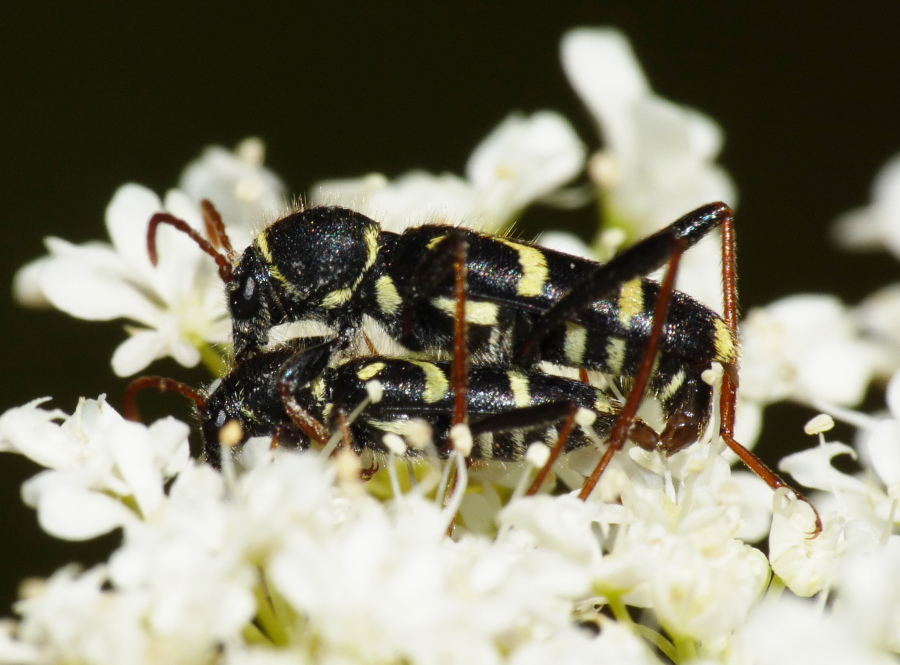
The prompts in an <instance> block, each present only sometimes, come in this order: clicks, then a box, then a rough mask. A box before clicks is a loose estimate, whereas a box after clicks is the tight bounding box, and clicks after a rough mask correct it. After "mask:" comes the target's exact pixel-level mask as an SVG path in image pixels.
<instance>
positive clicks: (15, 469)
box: [0, 0, 900, 616]
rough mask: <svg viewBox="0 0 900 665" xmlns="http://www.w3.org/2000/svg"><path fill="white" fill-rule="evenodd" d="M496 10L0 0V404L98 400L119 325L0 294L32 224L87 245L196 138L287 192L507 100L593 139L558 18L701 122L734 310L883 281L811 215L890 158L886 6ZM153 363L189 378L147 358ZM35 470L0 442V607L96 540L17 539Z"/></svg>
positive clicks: (894, 102) (390, 154) (878, 269)
mask: <svg viewBox="0 0 900 665" xmlns="http://www.w3.org/2000/svg"><path fill="white" fill-rule="evenodd" d="M484 4H485V5H487V3H484ZM503 4H504V5H506V6H501V3H495V6H491V7H489V6H480V3H467V4H466V5H465V6H464V5H462V4H461V3H460V5H458V6H454V5H453V3H416V2H381V3H377V8H376V5H375V4H374V3H373V4H372V5H367V6H366V7H365V8H361V7H363V4H362V3H353V6H352V7H351V6H350V3H347V4H346V5H336V4H335V3H327V5H326V3H310V2H304V3H288V2H273V3H253V4H251V3H239V2H228V1H226V2H220V3H216V4H206V5H205V6H201V5H200V3H184V2H179V3H175V2H157V3H153V4H148V5H146V6H138V5H129V6H128V8H127V13H126V10H125V5H121V4H114V3H101V2H97V3H89V4H88V3H79V4H75V3H72V4H70V5H68V6H63V4H62V3H59V4H57V5H54V6H49V5H47V6H41V7H38V6H37V5H32V4H30V3H28V4H27V5H26V3H21V4H20V6H19V8H18V9H17V8H15V7H7V8H6V9H5V10H4V19H3V21H2V22H0V51H2V62H3V66H2V67H0V95H2V98H3V99H4V100H5V101H4V102H2V103H0V116H2V118H0V119H2V121H3V122H2V126H3V127H5V128H6V129H5V130H4V132H3V134H4V138H3V146H2V150H0V155H2V156H0V160H2V163H3V167H4V168H3V173H5V175H4V176H3V177H2V179H0V188H2V199H0V200H2V203H3V207H2V213H0V214H2V220H0V229H2V241H0V252H2V260H0V284H5V285H7V286H6V287H4V288H3V289H0V311H2V314H0V317H2V318H0V320H2V323H3V325H2V329H0V334H2V336H3V339H2V344H0V360H2V368H3V373H4V376H5V377H6V379H5V380H4V381H2V383H0V412H2V411H3V410H5V409H7V408H9V407H12V406H15V405H19V404H22V403H24V402H26V401H28V400H31V399H33V398H35V397H39V396H44V395H52V396H53V397H54V404H55V405H56V406H59V407H60V408H63V409H65V410H66V411H69V412H71V410H72V409H73V408H74V407H75V404H76V401H77V399H78V397H79V396H81V395H85V396H92V397H96V396H97V395H98V394H100V393H107V394H108V395H109V396H110V400H111V402H112V403H113V404H114V405H117V406H118V405H120V404H121V395H122V391H123V389H124V386H125V384H126V382H125V381H124V380H121V379H117V378H115V377H114V376H113V374H112V371H111V369H110V368H109V360H110V357H111V354H112V351H113V349H114V348H115V346H116V345H117V344H118V343H119V342H120V341H121V340H122V339H123V332H122V330H121V325H120V324H119V323H89V322H85V321H78V320H74V319H70V318H68V317H67V316H66V315H64V314H62V313H60V312H57V311H46V312H45V311H33V310H25V309H22V308H21V307H19V306H18V305H16V304H15V303H14V302H13V301H12V298H11V296H10V290H9V285H10V284H11V280H12V276H13V274H14V272H15V270H16V269H17V268H18V267H19V266H21V265H22V264H23V263H25V262H26V261H28V260H31V259H33V258H36V257H38V256H39V255H41V254H43V253H44V249H43V245H42V238H43V237H44V236H47V235H57V236H61V237H63V238H66V239H68V240H70V241H74V242H84V241H87V240H91V239H97V240H99V239H104V240H105V239H106V233H105V228H104V226H103V214H104V209H105V207H106V205H107V203H108V201H109V199H110V197H111V196H112V194H113V192H114V191H115V189H116V188H117V187H118V186H119V185H120V184H122V183H124V182H127V181H133V182H138V183H141V184H144V185H146V186H148V187H150V188H152V189H154V190H156V191H157V192H159V193H163V192H164V191H165V190H166V189H167V188H169V187H171V186H173V185H174V184H175V183H176V182H177V179H178V176H179V175H180V172H181V169H182V168H183V167H184V166H185V165H186V164H187V163H188V161H190V160H192V159H194V158H195V157H196V156H197V155H199V153H200V151H201V149H202V148H203V147H205V146H207V145H210V144H221V145H226V146H229V147H233V146H234V145H235V144H236V143H237V142H238V141H240V140H241V139H243V138H245V137H247V136H260V137H261V138H263V139H264V140H265V142H266V144H267V146H268V156H267V163H268V165H269V166H270V167H271V168H272V169H273V170H274V171H275V172H276V173H278V174H279V175H281V176H282V177H283V178H284V180H285V181H286V183H287V184H288V187H289V189H290V190H291V191H292V192H293V193H295V194H303V193H305V192H306V191H307V190H308V188H309V186H310V185H311V184H312V183H313V182H315V181H317V180H320V179H323V178H332V177H350V176H357V175H362V174H364V173H367V172H370V171H376V170H377V171H381V172H383V173H385V174H386V175H388V176H389V177H392V176H396V175H399V174H400V173H402V172H404V171H406V170H408V169H410V168H414V167H418V168H424V169H427V170H429V171H433V172H441V171H445V170H449V171H453V172H456V173H461V172H462V171H463V169H464V166H465V162H466V160H467V158H468V156H469V153H470V151H471V149H472V148H473V147H474V146H475V145H476V143H477V142H479V141H480V140H481V139H482V138H483V137H484V136H485V135H486V134H487V133H488V132H489V131H490V130H491V129H493V128H494V126H495V125H496V124H497V123H498V122H500V120H502V119H503V118H504V117H505V116H506V115H507V114H508V113H509V112H510V111H513V110H521V111H524V112H533V111H536V110H539V109H545V108H550V109H554V110H557V111H560V112H561V113H563V114H564V115H565V116H566V117H567V118H568V119H569V120H570V121H571V122H572V123H573V124H574V125H575V127H576V129H577V130H578V131H579V133H580V135H581V137H582V139H583V140H584V141H585V143H587V144H588V145H589V146H591V147H592V148H595V147H597V146H598V145H599V139H598V137H597V136H596V133H595V129H594V125H593V123H592V121H591V120H590V118H589V117H588V115H587V113H586V112H585V110H584V109H583V108H582V107H581V105H580V103H579V101H578V99H577V98H576V97H575V95H574V93H573V92H572V91H571V89H570V88H569V87H568V84H567V82H566V80H565V78H564V76H563V73H562V70H561V67H560V65H559V60H558V45H559V40H560V37H561V36H562V34H563V33H564V32H565V31H566V30H567V29H569V28H572V27H576V26H581V25H591V26H599V25H608V26H616V27H618V28H620V29H622V30H623V31H624V32H625V33H626V34H627V35H628V36H629V37H630V39H631V40H632V43H633V46H634V49H635V51H636V52H637V55H638V57H639V59H640V61H641V62H642V64H643V66H644V69H645V71H646V73H647V75H648V77H649V79H650V81H651V83H652V85H653V87H654V88H655V90H656V91H657V92H659V93H660V94H662V95H663V96H665V97H667V98H669V99H671V100H673V101H676V102H679V103H682V104H688V105H691V106H693V107H695V108H697V109H700V110H702V111H703V112H705V113H707V114H708V115H710V116H711V117H712V118H714V119H715V120H717V121H718V122H719V123H720V124H721V126H722V127H723V129H724V131H725V136H726V143H725V149H724V153H723V156H722V158H721V162H722V163H723V164H724V165H725V167H726V168H727V169H728V170H729V171H730V173H731V175H732V176H733V178H734V179H735V181H736V183H737V186H738V188H739V192H740V202H739V210H738V213H739V219H738V231H739V245H740V277H741V284H740V285H741V297H742V305H743V307H744V308H745V309H746V308H748V307H752V306H754V305H763V304H766V303H767V302H770V301H771V300H773V299H775V298H778V297H780V296H783V295H787V294H791V293H796V292H802V291H820V292H832V293H838V294H840V295H841V296H842V297H844V298H845V299H846V300H847V301H848V302H855V301H857V300H859V299H860V298H862V297H863V296H864V295H866V294H868V293H869V292H871V291H872V290H874V289H875V288H877V287H879V286H882V285H885V284H887V283H889V282H891V281H896V280H897V277H898V275H900V265H898V263H897V262H895V261H894V260H893V259H891V258H890V257H889V256H888V255H887V254H886V253H873V254H864V255H852V254H848V253H845V252H839V251H838V250H836V249H835V248H834V247H833V246H832V245H831V243H830V242H829V240H828V237H827V230H828V228H829V226H830V224H831V222H832V221H833V220H834V219H835V217H837V216H838V215H839V214H840V213H842V212H844V211H846V210H848V209H849V208H851V207H855V206H860V205H863V204H865V203H867V202H868V201H869V190H870V186H871V183H872V180H873V178H874V176H875V174H876V172H877V171H878V170H879V168H880V167H881V166H882V165H883V164H884V163H885V161H886V160H887V159H888V158H889V157H891V156H892V155H894V154H895V153H897V152H900V92H898V90H900V85H898V83H900V49H897V32H896V31H897V26H898V25H900V4H893V3H858V4H854V5H853V9H852V10H851V9H850V8H849V6H847V5H843V4H840V3H833V4H828V3H816V2H792V3H775V2H772V3H764V2H763V3H760V2H757V3H747V4H744V3H740V5H739V4H738V3H721V2H694V3H690V4H688V3H674V2H669V3H652V4H651V3H634V2H621V3H612V2H599V1H598V2H592V3H588V2H567V1H566V0H561V1H558V2H554V3H517V4H516V5H515V9H513V4H512V3H503ZM591 214H592V211H584V212H583V213H582V215H583V216H582V217H580V218H579V217H578V216H577V215H576V216H573V218H572V219H573V223H576V222H577V221H578V220H579V219H580V220H582V221H583V222H584V223H585V224H589V223H590V220H591ZM540 226H541V225H540V212H539V211H538V213H537V214H535V213H531V214H529V216H528V217H527V219H526V220H524V229H525V232H528V231H536V230H539V229H540ZM153 371H154V372H155V373H160V374H169V375H172V376H177V377H178V378H182V379H185V380H188V381H194V382H199V381H202V380H203V379H202V378H201V377H202V374H195V375H192V374H191V373H189V372H185V370H184V369H183V368H180V367H177V366H175V365H169V364H166V363H159V364H157V365H156V366H154V368H153ZM772 412H774V416H776V417H775V418H770V419H768V420H767V426H766V430H765V432H764V435H763V439H764V441H765V442H766V445H768V446H774V448H772V450H773V453H772V457H771V459H777V458H778V457H780V456H781V454H782V452H779V451H778V450H775V448H780V449H781V450H782V451H783V449H784V447H785V446H789V445H804V444H807V441H808V440H805V437H803V434H802V432H801V431H800V426H801V425H802V423H803V422H804V421H805V420H806V419H807V418H808V417H810V416H811V415H812V414H811V413H810V412H808V411H803V410H799V409H796V410H792V409H791V408H790V407H776V408H774V409H773V410H772ZM185 413H186V411H185ZM763 450H764V449H763ZM763 454H764V456H765V452H763ZM36 471H37V468H36V467H35V466H34V465H32V464H30V463H29V462H27V461H26V460H23V459H20V458H18V457H16V456H12V455H2V456H0V529H2V532H3V536H2V537H0V616H2V615H6V614H8V613H9V605H10V603H11V602H12V601H13V599H14V598H15V594H16V589H17V586H18V583H19V581H20V580H21V579H22V578H23V577H26V576H35V575H39V576H46V575H48V574H50V573H51V572H52V571H53V570H54V569H55V568H57V567H58V566H59V565H61V564H62V563H64V562H67V561H71V560H73V559H74V560H79V561H81V562H82V563H84V564H86V565H89V564H91V563H93V562H95V561H97V560H99V558H100V557H101V556H104V553H105V552H106V551H108V549H109V548H110V547H112V546H114V545H115V543H116V542H117V538H118V535H115V534H114V535H112V536H109V537H107V538H105V539H101V540H99V541H96V542H91V543H81V544H72V543H64V542H60V541H55V540H53V539H51V538H49V537H45V536H43V535H41V533H40V531H39V529H38V527H37V525H36V522H35V517H34V514H33V512H32V511H31V510H30V509H27V508H25V507H24V506H22V504H21V499H20V497H19V487H20V484H21V482H22V480H24V479H25V478H27V477H29V476H31V475H33V474H34V473H35V472H36Z"/></svg>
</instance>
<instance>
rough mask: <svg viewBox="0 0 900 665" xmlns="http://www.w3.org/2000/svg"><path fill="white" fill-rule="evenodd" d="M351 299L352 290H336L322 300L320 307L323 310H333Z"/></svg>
mask: <svg viewBox="0 0 900 665" xmlns="http://www.w3.org/2000/svg"><path fill="white" fill-rule="evenodd" d="M352 297H353V290H352V289H337V290H335V291H332V292H331V293H329V294H328V295H326V296H325V297H324V298H322V303H321V304H322V307H324V308H325V309H333V308H335V307H338V306H340V305H343V304H344V303H346V302H347V301H349V300H350V299H351V298H352Z"/></svg>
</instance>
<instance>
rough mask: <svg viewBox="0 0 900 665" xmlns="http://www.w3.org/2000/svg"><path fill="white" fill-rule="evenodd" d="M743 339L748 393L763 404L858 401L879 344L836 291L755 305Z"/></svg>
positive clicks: (847, 403) (744, 383)
mask: <svg viewBox="0 0 900 665" xmlns="http://www.w3.org/2000/svg"><path fill="white" fill-rule="evenodd" d="M741 339H742V345H743V353H742V358H741V394H742V397H744V398H746V399H751V400H753V401H756V402H759V403H763V404H765V403H769V402H774V401H778V400H783V399H794V400H797V401H800V402H806V403H809V404H835V405H844V406H850V405H853V404H856V403H858V402H859V401H860V400H862V398H863V395H864V393H865V390H866V387H867V386H868V384H869V381H870V379H871V378H872V374H873V371H874V369H875V366H876V353H875V350H874V348H873V346H872V345H871V344H870V343H868V342H866V341H865V340H863V339H862V338H861V336H860V334H859V331H858V330H857V328H856V326H855V325H854V323H853V319H852V318H851V316H850V313H849V312H848V310H847V308H846V307H845V306H844V305H842V304H841V302H840V301H839V300H838V299H837V298H835V297H834V296H828V295H797V296H790V297H787V298H783V299H781V300H778V301H776V302H774V303H772V304H770V305H768V306H767V307H765V308H761V309H753V310H751V311H750V312H749V313H748V314H747V317H746V318H745V319H744V321H743V322H742V324H741Z"/></svg>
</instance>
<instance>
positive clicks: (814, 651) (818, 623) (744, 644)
mask: <svg viewBox="0 0 900 665" xmlns="http://www.w3.org/2000/svg"><path fill="white" fill-rule="evenodd" d="M735 646H736V649H735V650H736V654H734V655H733V661H732V662H737V663H766V665H846V663H854V665H856V664H857V663H858V664H859V665H888V663H895V662H896V660H895V659H894V658H893V657H892V656H890V655H887V654H885V653H878V652H877V651H874V650H872V649H871V648H870V647H869V646H868V645H867V644H865V643H864V641H863V640H862V639H860V635H859V634H857V633H854V632H853V631H852V630H851V627H850V626H849V625H848V624H847V623H846V622H843V621H841V620H840V619H839V618H838V617H836V616H835V615H833V614H831V613H830V612H827V611H823V610H822V609H821V608H820V607H819V606H818V605H816V604H813V603H809V602H805V601H803V600H800V599H798V598H794V597H792V596H789V595H787V594H785V595H783V596H781V597H779V598H773V599H767V600H766V601H765V602H763V603H760V604H759V605H758V606H757V607H756V608H755V609H754V610H753V612H752V613H751V615H750V617H749V619H748V621H747V623H746V625H744V626H743V627H742V628H741V629H740V630H739V631H738V634H737V639H736V645H735Z"/></svg>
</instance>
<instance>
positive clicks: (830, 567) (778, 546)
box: [769, 489, 845, 596]
mask: <svg viewBox="0 0 900 665" xmlns="http://www.w3.org/2000/svg"><path fill="white" fill-rule="evenodd" d="M788 493H789V491H788V490H784V489H781V490H778V491H777V492H776V495H775V511H774V515H773V517H772V530H771V531H770V533H769V561H771V563H772V570H773V572H774V573H775V574H776V575H778V576H779V577H780V578H781V579H782V580H784V583H785V584H786V585H787V587H788V588H789V589H790V590H791V591H793V592H794V593H795V594H797V595H798V596H811V595H813V594H815V593H818V592H819V591H821V590H822V589H823V588H825V587H826V586H827V585H828V584H829V583H830V582H831V581H832V578H833V575H834V570H835V565H836V562H837V559H838V557H839V556H840V555H841V554H842V553H843V551H844V547H845V542H844V537H843V536H844V520H843V519H840V518H839V517H832V516H826V519H825V520H824V524H823V530H822V533H820V534H819V535H818V536H816V537H815V538H813V537H812V534H813V531H814V529H815V516H814V514H813V509H812V507H811V506H810V505H809V504H807V503H806V502H805V501H800V500H798V499H796V498H793V497H790V498H789V497H788Z"/></svg>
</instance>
